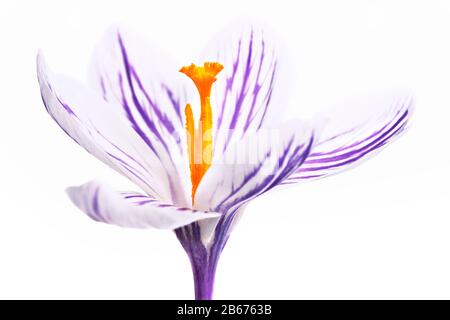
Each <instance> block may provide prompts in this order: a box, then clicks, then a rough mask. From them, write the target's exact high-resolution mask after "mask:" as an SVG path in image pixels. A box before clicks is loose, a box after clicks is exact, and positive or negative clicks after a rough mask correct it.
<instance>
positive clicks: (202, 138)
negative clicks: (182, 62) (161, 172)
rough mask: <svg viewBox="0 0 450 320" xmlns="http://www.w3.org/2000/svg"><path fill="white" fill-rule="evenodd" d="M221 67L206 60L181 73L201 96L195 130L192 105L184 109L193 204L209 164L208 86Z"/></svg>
mask: <svg viewBox="0 0 450 320" xmlns="http://www.w3.org/2000/svg"><path fill="white" fill-rule="evenodd" d="M222 69H223V66H222V65H221V64H220V63H217V62H205V63H204V65H203V66H202V67H200V66H196V65H195V64H191V65H190V66H187V67H183V68H181V69H180V72H182V73H184V74H185V75H187V76H188V77H189V78H191V80H192V81H193V82H194V84H195V86H196V87H197V90H198V93H199V95H200V107H201V113H200V120H199V124H198V126H197V129H196V128H195V125H194V116H193V113H192V109H191V105H190V104H187V105H186V108H185V110H184V112H185V115H186V134H187V140H188V155H189V168H190V170H191V181H192V203H194V197H195V192H196V191H197V187H198V185H199V184H200V181H201V179H202V178H203V176H204V175H205V173H206V171H207V170H208V169H209V167H210V166H211V161H212V155H213V148H212V126H213V123H212V108H211V102H210V95H211V88H212V85H213V83H214V82H215V81H216V75H217V74H218V73H219V72H220V71H221V70H222Z"/></svg>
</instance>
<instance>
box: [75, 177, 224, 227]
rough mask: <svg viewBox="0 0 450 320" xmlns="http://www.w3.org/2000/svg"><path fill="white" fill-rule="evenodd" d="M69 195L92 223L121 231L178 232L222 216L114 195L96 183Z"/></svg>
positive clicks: (124, 194) (138, 196) (144, 197)
mask: <svg viewBox="0 0 450 320" xmlns="http://www.w3.org/2000/svg"><path fill="white" fill-rule="evenodd" d="M67 193H68V195H69V197H70V199H71V200H72V202H73V203H74V204H75V205H76V206H77V207H78V208H79V209H80V210H81V211H83V212H84V213H86V214H87V215H88V216H89V217H90V218H92V219H93V220H95V221H99V222H105V223H109V224H114V225H117V226H120V227H129V228H158V229H176V228H179V227H182V226H185V225H188V224H190V223H192V222H195V221H199V220H203V219H210V218H215V217H218V216H219V214H218V213H213V212H202V211H197V210H192V209H189V208H182V207H177V206H173V205H170V204H166V203H162V202H160V201H158V200H156V199H155V198H153V197H149V196H147V195H143V194H139V193H130V192H115V191H113V190H111V189H109V188H108V187H107V186H105V185H103V184H101V183H99V182H96V181H91V182H88V183H86V184H84V185H82V186H79V187H70V188H68V189H67Z"/></svg>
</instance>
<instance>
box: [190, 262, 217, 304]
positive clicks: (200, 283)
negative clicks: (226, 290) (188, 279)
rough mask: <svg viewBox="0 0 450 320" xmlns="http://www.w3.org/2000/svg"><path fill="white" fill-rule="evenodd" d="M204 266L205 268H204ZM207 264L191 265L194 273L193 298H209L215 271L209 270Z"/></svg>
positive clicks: (211, 292) (211, 293)
mask: <svg viewBox="0 0 450 320" xmlns="http://www.w3.org/2000/svg"><path fill="white" fill-rule="evenodd" d="M205 267H206V268H205ZM207 267H208V265H206V266H205V265H203V266H195V265H194V264H193V265H192V272H193V275H194V287H195V300H211V299H212V295H213V289H214V276H215V272H210V270H208V269H209V268H207Z"/></svg>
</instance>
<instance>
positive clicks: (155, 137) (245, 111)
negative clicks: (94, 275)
mask: <svg viewBox="0 0 450 320" xmlns="http://www.w3.org/2000/svg"><path fill="white" fill-rule="evenodd" d="M224 34H225V35H224V36H223V38H221V39H218V40H217V41H215V43H214V45H213V46H212V47H211V48H209V50H208V51H207V54H206V55H205V56H204V59H203V60H201V61H202V63H201V64H200V65H195V64H188V65H187V66H184V67H183V66H182V65H181V64H176V63H168V62H167V61H166V60H168V59H167V57H166V56H165V55H158V51H157V50H156V49H154V48H151V47H149V46H146V45H144V42H143V41H141V40H138V39H139V38H138V37H131V36H130V35H129V34H128V33H125V32H124V31H122V30H120V31H119V30H118V29H117V28H113V29H111V30H110V32H108V33H107V34H106V36H105V38H104V39H103V40H102V41H101V43H100V44H99V45H98V47H97V48H96V50H95V54H94V58H93V63H92V70H91V73H90V74H91V80H92V85H93V86H92V87H86V86H84V85H82V84H80V83H79V82H77V81H75V80H72V79H71V78H68V77H65V76H61V75H56V74H54V73H52V72H51V71H50V70H49V69H48V68H47V66H46V64H45V62H44V59H43V57H42V55H41V54H39V55H38V58H37V73H38V80H39V85H40V88H41V94H42V98H43V102H44V105H45V107H46V110H47V111H48V113H49V114H50V115H51V117H52V118H53V119H54V120H55V121H56V123H57V124H58V125H59V126H60V127H61V128H62V129H63V130H64V131H65V132H66V133H67V134H68V135H69V136H70V137H71V138H72V139H73V140H74V141H75V142H76V143H78V144H79V145H80V146H81V147H83V148H84V149H85V150H87V151H88V152H89V153H91V154H92V155H94V156H95V157H97V158H98V159H99V160H101V161H103V162H104V163H106V164H107V165H108V166H110V167H111V168H113V169H114V170H115V171H117V172H119V173H120V174H122V175H123V176H125V177H127V178H128V179H130V180H131V181H132V182H134V183H135V184H136V186H137V187H138V189H139V190H140V191H139V192H137V191H133V192H128V191H127V192H120V191H114V190H112V189H110V188H109V187H108V186H106V185H104V184H102V183H100V182H98V181H92V182H88V183H86V184H84V185H82V186H79V187H70V188H68V190H67V191H68V195H69V197H70V199H71V200H72V201H73V203H74V204H75V205H76V206H77V207H78V208H79V209H81V210H82V211H83V212H85V213H86V214H87V215H88V216H89V217H90V218H92V219H94V220H96V221H100V222H105V223H110V224H115V225H118V226H122V227H133V228H163V229H172V230H174V231H175V234H176V236H177V237H178V239H179V241H180V243H181V245H182V246H183V248H184V249H185V251H186V252H187V254H188V256H189V258H190V262H191V265H192V270H193V276H194V283H195V297H196V298H197V299H210V298H211V297H212V292H213V284H214V275H215V270H216V266H217V263H218V260H219V256H220V254H221V252H222V250H223V248H224V246H225V244H226V242H227V240H228V238H229V235H230V232H231V230H232V229H233V227H234V225H235V224H236V222H237V220H238V218H239V217H240V216H241V215H242V213H243V212H244V208H245V206H246V204H247V203H248V202H249V201H250V200H252V199H254V198H255V197H257V196H259V195H261V194H263V193H265V192H267V191H269V190H273V189H275V188H277V187H278V186H280V185H288V184H295V183H298V182H301V181H306V180H311V179H316V178H322V177H326V176H330V175H332V174H335V173H338V172H341V171H344V170H346V169H348V168H351V167H353V166H355V165H356V164H359V163H361V162H362V161H363V160H365V159H367V158H368V157H369V156H371V155H373V154H375V153H376V152H377V151H379V150H381V148H382V147H384V146H385V145H386V144H387V143H389V142H391V141H393V140H394V138H396V137H398V136H399V135H400V134H401V133H402V132H404V130H405V128H406V125H407V122H408V119H409V117H410V114H411V107H412V100H411V98H409V97H408V96H398V95H394V96H392V95H389V96H386V97H381V98H374V100H371V101H369V102H368V103H366V105H368V106H369V108H364V109H362V108H358V105H357V106H356V107H355V108H354V109H352V110H353V111H352V112H351V113H350V112H347V113H343V112H339V110H338V111H337V112H336V113H334V114H330V115H329V116H328V117H327V119H329V120H328V121H327V122H325V124H321V127H320V130H318V129H317V128H316V127H315V126H314V125H311V124H308V123H306V122H305V121H299V120H290V121H288V122H284V123H283V122H281V120H280V119H281V118H280V114H281V112H282V109H283V107H284V106H285V105H286V103H285V102H283V101H282V100H283V97H284V93H283V91H282V89H283V85H282V83H283V79H284V78H283V77H284V74H283V72H282V71H283V70H282V68H280V66H281V65H282V64H281V62H282V60H280V58H279V55H278V54H277V49H276V48H275V46H274V41H273V39H271V38H268V37H267V36H266V35H267V34H268V33H267V32H263V31H262V29H260V28H257V27H242V28H234V29H232V30H230V31H228V32H225V33H224ZM190 62H191V61H189V63H190ZM180 67H181V69H180ZM178 71H180V72H178ZM189 78H190V79H189ZM194 88H195V89H196V90H194ZM199 97H200V99H199ZM198 101H199V102H198ZM249 150H251V152H249ZM243 154H244V155H245V157H244V159H242V155H243ZM250 158H251V159H250Z"/></svg>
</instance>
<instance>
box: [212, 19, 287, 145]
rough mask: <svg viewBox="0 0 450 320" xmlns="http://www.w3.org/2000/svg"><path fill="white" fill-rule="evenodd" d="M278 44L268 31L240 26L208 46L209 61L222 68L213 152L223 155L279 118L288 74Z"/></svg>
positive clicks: (216, 91)
mask: <svg viewBox="0 0 450 320" xmlns="http://www.w3.org/2000/svg"><path fill="white" fill-rule="evenodd" d="M275 42H276V41H275V37H274V36H272V35H271V33H270V32H269V31H268V30H267V28H264V29H263V28H262V27H260V26H249V25H240V24H239V25H233V27H231V28H228V29H226V30H225V31H224V32H222V33H221V34H219V35H218V36H217V39H215V41H214V42H213V43H211V45H210V46H209V47H208V53H207V54H205V59H207V60H209V61H218V62H220V63H222V64H223V65H224V70H223V71H222V72H221V73H220V74H219V75H218V76H217V81H216V83H215V85H214V87H213V95H212V101H213V105H214V106H215V109H214V150H216V151H218V152H222V151H224V150H225V149H226V148H227V146H228V145H231V144H233V143H234V142H235V141H238V140H239V139H240V138H241V137H242V135H243V134H244V133H245V132H246V131H255V130H257V129H259V128H261V127H264V126H267V124H273V122H272V123H271V122H270V121H271V120H273V119H274V118H279V117H280V115H281V113H282V108H283V106H285V105H286V104H285V103H282V102H281V100H284V99H282V98H283V97H284V96H285V93H284V92H281V89H283V88H284V87H286V86H285V81H284V79H283V77H282V76H285V75H286V73H284V72H280V71H281V70H284V68H281V66H282V64H280V60H279V54H278V52H277V50H276V48H275V47H276V44H275ZM275 85H276V89H277V90H274V88H275ZM274 100H275V101H274Z"/></svg>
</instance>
